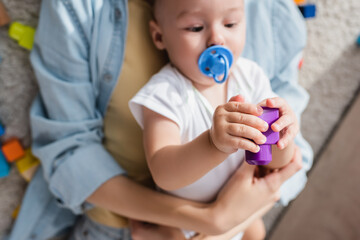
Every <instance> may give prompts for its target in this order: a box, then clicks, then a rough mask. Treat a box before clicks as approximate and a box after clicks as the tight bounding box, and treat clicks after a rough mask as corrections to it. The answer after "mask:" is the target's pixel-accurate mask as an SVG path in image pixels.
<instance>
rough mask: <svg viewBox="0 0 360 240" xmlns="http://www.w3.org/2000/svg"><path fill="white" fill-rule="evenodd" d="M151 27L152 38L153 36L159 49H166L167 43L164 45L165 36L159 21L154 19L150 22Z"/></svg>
mask: <svg viewBox="0 0 360 240" xmlns="http://www.w3.org/2000/svg"><path fill="white" fill-rule="evenodd" d="M149 28H150V34H151V38H152V40H153V42H154V44H155V46H156V47H157V48H158V49H159V50H164V49H165V45H164V42H163V38H162V32H161V29H160V27H159V25H158V24H157V22H155V21H154V20H151V21H150V22H149Z"/></svg>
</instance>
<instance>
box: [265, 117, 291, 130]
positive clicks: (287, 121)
mask: <svg viewBox="0 0 360 240" xmlns="http://www.w3.org/2000/svg"><path fill="white" fill-rule="evenodd" d="M295 121H296V119H295V116H292V115H290V114H285V115H282V116H281V117H280V118H279V119H278V120H276V121H275V122H274V123H273V124H271V126H270V127H271V129H272V130H273V131H274V132H280V131H281V130H283V129H284V128H285V127H287V126H289V125H291V124H293V123H294V122H295Z"/></svg>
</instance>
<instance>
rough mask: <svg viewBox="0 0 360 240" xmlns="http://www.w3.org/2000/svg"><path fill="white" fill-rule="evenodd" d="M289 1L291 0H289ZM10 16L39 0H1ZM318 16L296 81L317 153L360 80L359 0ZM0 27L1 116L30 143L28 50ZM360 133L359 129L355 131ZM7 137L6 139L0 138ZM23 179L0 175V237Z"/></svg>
mask: <svg viewBox="0 0 360 240" xmlns="http://www.w3.org/2000/svg"><path fill="white" fill-rule="evenodd" d="M289 1H291V0H289ZM3 2H4V4H5V6H6V7H7V8H8V12H9V15H10V16H11V17H12V19H13V21H18V22H20V23H23V24H27V25H30V26H32V27H35V26H36V24H37V19H38V10H39V3H40V1H39V0H3ZM313 2H315V3H316V4H317V9H318V15H317V18H315V19H312V20H308V21H307V27H308V46H307V48H306V51H305V54H304V66H303V69H302V71H301V73H300V82H301V84H302V85H303V86H305V87H306V89H308V91H309V93H310V95H311V100H310V103H309V107H308V109H307V110H306V111H305V113H304V115H303V122H302V132H303V134H304V136H305V138H306V139H308V141H309V142H310V143H311V145H312V146H313V148H314V151H315V153H316V154H317V153H319V152H320V151H321V149H322V147H323V146H324V144H325V143H326V142H327V141H328V138H329V136H330V135H331V133H332V131H333V129H334V127H335V126H336V125H337V123H338V122H339V120H340V119H341V117H342V115H343V112H344V110H345V109H346V108H347V106H348V104H349V102H350V101H351V99H352V98H353V96H354V93H355V91H356V90H357V89H358V87H359V83H360V48H357V47H356V46H355V39H356V37H357V36H358V34H360V1H359V0H346V1H343V0H318V1H313ZM7 30H8V29H7V28H6V27H5V28H0V56H2V57H3V62H2V63H1V64H0V121H1V122H2V123H3V124H4V125H5V126H6V136H5V138H9V137H11V136H17V137H18V138H20V139H21V141H22V143H23V145H24V146H29V144H30V138H29V133H30V130H29V124H28V122H29V119H28V110H29V106H30V102H31V100H32V99H33V97H34V95H35V93H36V91H37V87H36V84H35V81H34V76H33V73H32V71H31V68H30V65H29V60H28V54H29V52H28V51H27V50H25V49H22V48H20V47H19V46H18V45H17V44H16V43H15V42H14V41H13V40H11V39H9V38H8V35H7ZM356 134H359V133H356ZM2 140H5V139H2ZM25 185H26V184H25V182H24V181H23V180H22V179H21V177H20V176H19V174H18V173H17V170H16V169H15V168H13V169H12V170H11V174H10V176H9V177H7V178H4V179H0V192H1V195H0V216H1V218H0V238H1V235H2V234H3V233H4V232H6V231H7V230H8V229H9V228H10V226H11V223H12V219H11V213H12V211H13V210H14V209H15V208H16V206H17V205H19V203H20V200H21V198H22V195H23V190H24V187H25ZM278 212H279V211H278V210H276V211H274V213H273V214H270V215H268V216H267V219H268V220H267V221H268V227H270V226H271V224H272V223H273V222H274V221H276V217H277V216H278Z"/></svg>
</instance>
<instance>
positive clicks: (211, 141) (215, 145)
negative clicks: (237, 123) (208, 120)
mask: <svg viewBox="0 0 360 240" xmlns="http://www.w3.org/2000/svg"><path fill="white" fill-rule="evenodd" d="M208 138H209V143H210V146H211V147H212V148H213V149H215V150H216V151H217V152H219V153H222V154H226V155H229V154H231V153H233V152H234V151H226V150H225V149H223V148H222V147H220V146H218V144H216V143H215V141H214V136H213V130H212V128H210V129H209V131H208Z"/></svg>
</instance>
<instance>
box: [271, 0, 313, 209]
mask: <svg viewBox="0 0 360 240" xmlns="http://www.w3.org/2000/svg"><path fill="white" fill-rule="evenodd" d="M273 4H274V5H273V9H272V25H273V33H274V34H273V41H274V43H273V45H274V55H275V59H274V64H275V66H274V69H275V72H274V77H273V78H272V79H271V85H272V88H273V90H274V92H275V93H277V94H278V95H279V96H280V97H282V98H284V99H286V100H287V102H288V103H289V104H290V105H291V107H292V109H293V110H294V111H295V114H296V116H297V118H298V120H299V124H300V116H301V114H302V112H303V111H304V109H305V108H306V106H307V104H308V101H309V95H308V93H307V92H306V90H305V89H304V88H303V87H302V86H300V85H299V83H298V64H299V62H300V60H301V58H302V51H303V48H304V47H305V44H306V28H305V22H304V19H303V17H302V15H301V14H300V12H299V10H298V9H297V7H296V5H295V4H294V3H293V2H292V1H288V0H274V1H273ZM295 143H296V144H297V145H298V146H299V147H300V148H301V153H302V160H303V168H302V170H300V171H299V172H298V173H297V174H296V175H295V176H293V177H292V178H290V179H289V180H288V181H287V182H285V183H284V184H283V186H282V188H281V193H282V194H281V196H282V197H281V203H282V204H283V205H287V204H288V203H289V201H290V200H292V199H293V198H295V197H296V196H297V195H298V194H299V193H300V191H301V190H302V189H303V188H304V186H305V183H306V181H307V177H306V172H307V171H308V170H309V169H310V168H311V166H312V162H313V152H312V149H311V147H310V145H309V144H308V143H307V142H306V140H305V139H304V138H303V137H302V135H301V133H299V134H298V135H297V136H296V138H295Z"/></svg>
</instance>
